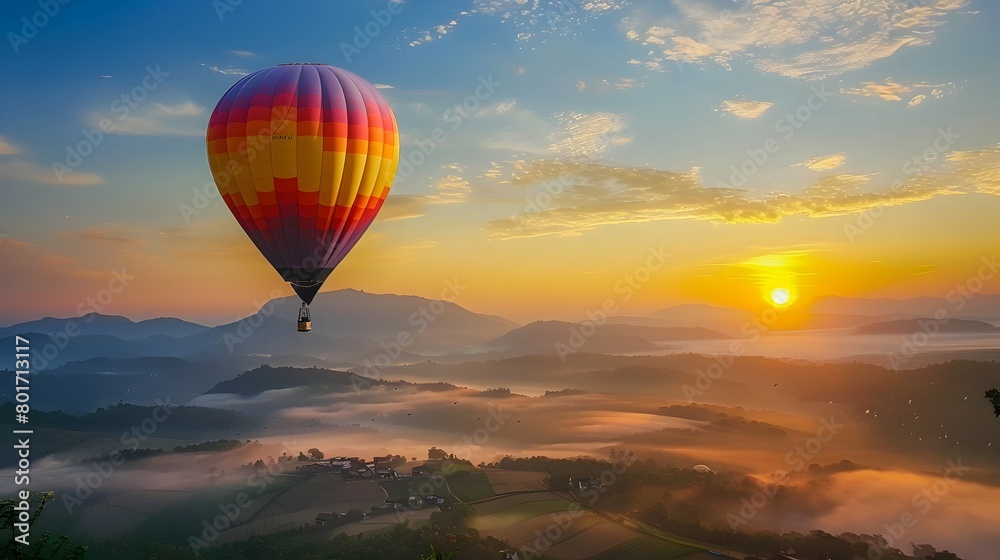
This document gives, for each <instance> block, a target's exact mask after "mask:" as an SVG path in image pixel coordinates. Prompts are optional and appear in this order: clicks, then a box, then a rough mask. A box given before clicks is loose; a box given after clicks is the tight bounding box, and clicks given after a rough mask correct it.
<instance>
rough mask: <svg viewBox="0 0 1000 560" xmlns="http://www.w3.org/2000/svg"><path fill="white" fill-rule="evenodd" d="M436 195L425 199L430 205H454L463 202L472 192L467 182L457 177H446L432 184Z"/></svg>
mask: <svg viewBox="0 0 1000 560" xmlns="http://www.w3.org/2000/svg"><path fill="white" fill-rule="evenodd" d="M434 188H435V189H436V190H437V192H436V193H434V194H432V195H430V196H428V197H427V199H428V201H430V202H431V203H432V204H454V203H456V202H463V201H465V200H466V199H467V198H468V197H469V194H470V193H471V192H472V187H470V186H469V182H468V181H466V180H465V179H463V178H461V177H459V176H458V175H447V176H446V177H444V178H442V179H439V180H438V181H437V183H435V184H434Z"/></svg>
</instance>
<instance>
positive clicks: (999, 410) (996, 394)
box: [986, 389, 1000, 418]
mask: <svg viewBox="0 0 1000 560" xmlns="http://www.w3.org/2000/svg"><path fill="white" fill-rule="evenodd" d="M986 398H987V399H989V401H990V403H992V404H993V414H995V415H996V417H997V418H1000V390H997V389H990V390H989V391H986Z"/></svg>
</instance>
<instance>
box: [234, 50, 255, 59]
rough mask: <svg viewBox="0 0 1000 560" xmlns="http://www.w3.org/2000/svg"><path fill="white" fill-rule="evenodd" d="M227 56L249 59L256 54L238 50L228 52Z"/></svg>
mask: <svg viewBox="0 0 1000 560" xmlns="http://www.w3.org/2000/svg"><path fill="white" fill-rule="evenodd" d="M229 54H231V55H234V56H242V57H245V58H250V57H252V56H257V54H256V53H252V52H250V51H239V50H233V51H229Z"/></svg>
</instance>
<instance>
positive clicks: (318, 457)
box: [309, 447, 323, 461]
mask: <svg viewBox="0 0 1000 560" xmlns="http://www.w3.org/2000/svg"><path fill="white" fill-rule="evenodd" d="M309 457H310V458H311V459H312V460H313V461H322V460H323V452H322V451H320V450H319V449H316V448H315V447H313V448H312V449H310V450H309Z"/></svg>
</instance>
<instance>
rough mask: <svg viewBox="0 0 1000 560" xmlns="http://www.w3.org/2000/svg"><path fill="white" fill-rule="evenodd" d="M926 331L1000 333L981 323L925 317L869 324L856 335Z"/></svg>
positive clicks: (996, 329)
mask: <svg viewBox="0 0 1000 560" xmlns="http://www.w3.org/2000/svg"><path fill="white" fill-rule="evenodd" d="M927 330H932V331H933V332H940V333H985V332H1000V328H997V327H994V326H993V325H991V324H989V323H984V322H983V321H969V320H965V319H949V320H948V321H947V322H941V321H936V320H934V319H933V318H927V317H921V318H917V319H899V320H896V321H884V322H880V323H871V324H868V325H862V326H860V327H858V328H857V331H856V332H857V334H910V333H916V332H926V331H927Z"/></svg>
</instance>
